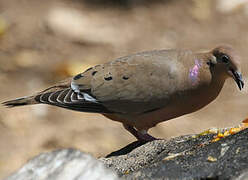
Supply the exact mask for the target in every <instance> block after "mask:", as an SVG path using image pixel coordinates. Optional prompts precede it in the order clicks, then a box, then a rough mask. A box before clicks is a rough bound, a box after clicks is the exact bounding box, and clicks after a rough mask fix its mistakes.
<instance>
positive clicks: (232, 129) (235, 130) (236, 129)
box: [229, 128, 242, 134]
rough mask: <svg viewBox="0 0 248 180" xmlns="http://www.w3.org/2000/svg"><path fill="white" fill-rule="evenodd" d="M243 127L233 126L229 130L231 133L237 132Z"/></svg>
mask: <svg viewBox="0 0 248 180" xmlns="http://www.w3.org/2000/svg"><path fill="white" fill-rule="evenodd" d="M241 130H242V129H241V128H231V129H230V130H229V133H230V134H236V133H237V132H239V131H241Z"/></svg>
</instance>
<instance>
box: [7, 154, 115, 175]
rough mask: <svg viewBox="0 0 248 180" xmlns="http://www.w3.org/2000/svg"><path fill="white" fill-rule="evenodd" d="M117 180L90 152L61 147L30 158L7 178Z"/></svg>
mask: <svg viewBox="0 0 248 180" xmlns="http://www.w3.org/2000/svg"><path fill="white" fill-rule="evenodd" d="M89 179H90V180H99V179H103V180H116V179H118V177H117V175H116V174H115V173H114V172H112V171H111V170H109V169H106V168H105V167H104V166H103V164H102V163H100V162H99V161H97V160H96V159H94V158H93V157H92V156H90V155H89V154H85V153H82V152H80V151H78V150H74V149H61V150H57V151H53V152H49V153H42V154H41V155H39V156H37V157H35V158H34V159H32V160H30V161H29V162H28V163H27V164H25V165H24V166H23V167H22V168H21V169H20V170H19V171H17V172H16V173H14V174H13V175H11V176H10V177H8V178H7V179H6V180H89Z"/></svg>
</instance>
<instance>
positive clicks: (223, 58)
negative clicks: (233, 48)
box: [221, 54, 229, 63]
mask: <svg viewBox="0 0 248 180" xmlns="http://www.w3.org/2000/svg"><path fill="white" fill-rule="evenodd" d="M221 61H222V62H224V63H229V57H228V56H227V55H225V54H224V55H222V56H221Z"/></svg>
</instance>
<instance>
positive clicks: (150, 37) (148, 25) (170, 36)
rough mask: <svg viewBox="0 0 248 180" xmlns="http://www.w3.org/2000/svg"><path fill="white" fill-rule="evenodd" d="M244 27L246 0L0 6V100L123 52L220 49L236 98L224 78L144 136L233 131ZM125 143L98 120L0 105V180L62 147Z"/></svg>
mask: <svg viewBox="0 0 248 180" xmlns="http://www.w3.org/2000/svg"><path fill="white" fill-rule="evenodd" d="M247 22H248V0H228V1H227V0H204V1H199V0H153V1H151V0H11V1H7V0H0V101H1V102H2V101H5V100H9V99H12V98H16V97H21V96H25V95H29V94H32V93H33V92H37V91H39V90H42V89H44V88H46V87H48V86H49V85H51V84H53V83H54V82H56V81H59V80H62V79H64V78H66V77H68V76H73V75H75V74H77V73H79V72H82V71H84V70H85V69H86V68H88V67H90V66H93V65H96V64H99V63H103V62H106V61H109V60H112V59H114V58H117V57H120V56H124V55H127V54H130V53H135V52H138V51H144V50H152V49H165V48H184V49H185V48H186V49H193V50H205V49H211V48H213V47H214V46H216V45H219V44H223V43H227V44H231V45H232V46H233V47H234V48H235V49H236V50H237V51H238V53H239V54H240V55H241V57H242V60H243V62H242V68H243V76H244V79H245V82H246V84H245V89H244V91H242V92H240V91H239V90H238V88H237V86H236V84H235V83H234V81H232V80H228V81H227V82H226V84H225V87H224V89H223V90H222V93H221V94H220V96H219V97H218V98H217V100H215V101H214V102H213V103H211V104H210V105H208V106H207V107H205V108H204V109H202V110H200V111H198V112H196V113H193V114H190V115H186V116H183V117H180V118H177V119H174V120H171V121H168V122H164V123H162V124H159V125H158V126H157V127H155V128H153V129H152V130H151V132H150V133H151V134H152V135H154V136H156V137H160V138H166V139H169V138H170V137H173V136H178V135H183V134H192V133H198V132H201V131H203V130H205V129H207V128H210V127H228V126H234V125H237V124H239V123H240V122H241V121H242V120H243V119H245V118H246V117H247V116H248V110H247V104H248V103H247V87H248V83H247V75H248V73H247V70H248V67H247V65H248V63H247V62H248V61H247V60H248V58H247V56H248V49H247V47H248V23H247ZM185 103H187V102H185ZM134 140H135V139H134V138H133V137H132V136H131V135H130V134H129V133H128V132H127V131H125V130H124V129H123V128H122V125H121V124H119V123H117V122H113V121H110V120H107V119H106V118H105V117H103V116H101V115H98V114H89V113H79V112H73V111H69V110H65V109H60V108H56V107H51V106H47V105H35V106H25V107H19V108H14V109H6V108H4V107H2V106H1V107H0V179H1V178H3V177H5V176H7V175H8V174H9V173H11V172H13V171H14V170H16V169H17V168H19V167H20V166H21V165H22V164H23V163H25V162H26V161H27V160H28V159H30V158H32V157H33V156H35V155H38V154H39V153H41V152H46V151H51V150H54V149H58V148H69V147H71V148H78V149H80V150H82V151H84V152H89V153H90V154H93V155H94V156H95V157H100V156H105V155H106V154H108V153H110V152H112V151H115V150H118V149H120V148H121V147H123V146H125V145H127V144H129V143H131V142H133V141H134Z"/></svg>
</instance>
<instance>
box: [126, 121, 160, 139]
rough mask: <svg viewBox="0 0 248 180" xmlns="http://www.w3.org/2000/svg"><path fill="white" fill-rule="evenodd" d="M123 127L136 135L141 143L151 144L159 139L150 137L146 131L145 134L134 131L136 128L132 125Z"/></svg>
mask: <svg viewBox="0 0 248 180" xmlns="http://www.w3.org/2000/svg"><path fill="white" fill-rule="evenodd" d="M123 126H124V128H125V129H126V130H128V131H129V132H130V133H131V134H132V135H134V136H135V137H136V138H137V139H138V141H141V142H150V141H154V140H157V138H155V137H153V136H151V135H149V134H148V133H147V132H146V131H144V132H140V131H137V130H136V129H134V127H132V126H130V125H126V124H123Z"/></svg>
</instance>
